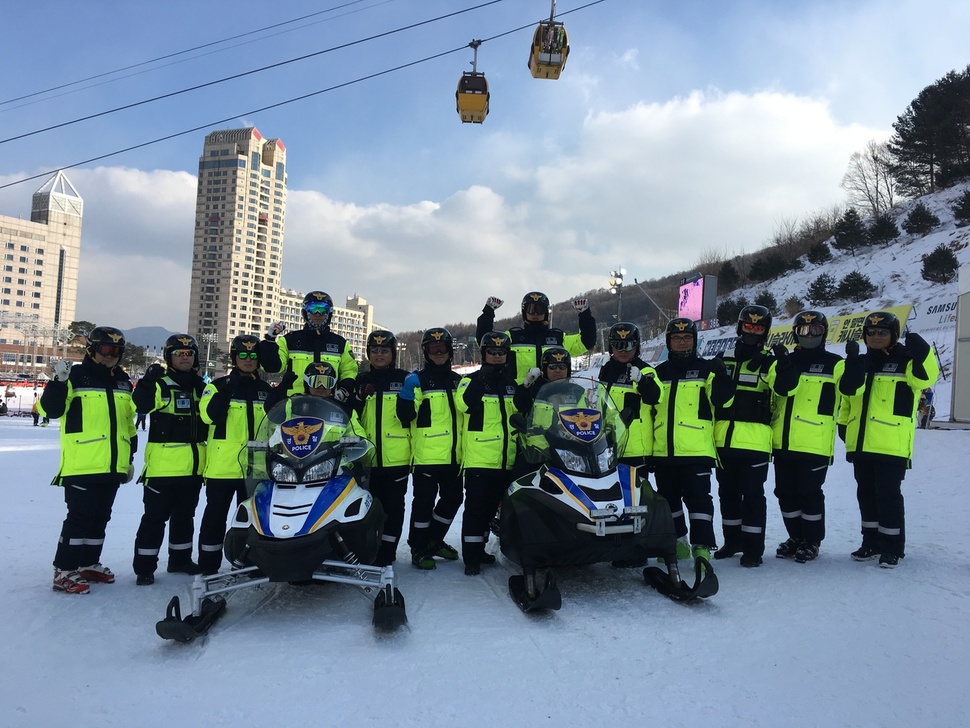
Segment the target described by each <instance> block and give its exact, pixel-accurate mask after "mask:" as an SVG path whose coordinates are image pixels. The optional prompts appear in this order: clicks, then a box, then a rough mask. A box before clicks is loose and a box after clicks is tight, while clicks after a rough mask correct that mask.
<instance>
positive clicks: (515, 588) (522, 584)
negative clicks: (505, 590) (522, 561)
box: [509, 571, 562, 612]
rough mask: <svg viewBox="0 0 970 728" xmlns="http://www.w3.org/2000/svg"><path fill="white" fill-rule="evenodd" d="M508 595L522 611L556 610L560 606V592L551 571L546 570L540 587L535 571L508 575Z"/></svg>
mask: <svg viewBox="0 0 970 728" xmlns="http://www.w3.org/2000/svg"><path fill="white" fill-rule="evenodd" d="M509 595H510V596H511V597H512V600H513V601H514V602H515V603H516V604H517V605H518V607H519V609H521V610H522V611H523V612H537V611H542V610H546V609H552V610H558V609H559V608H560V607H562V594H560V592H559V587H558V586H556V577H555V576H554V575H553V573H552V572H551V571H547V572H546V581H545V584H544V585H543V587H542V588H541V589H539V588H538V584H537V582H536V575H535V573H532V574H515V575H513V576H510V577H509Z"/></svg>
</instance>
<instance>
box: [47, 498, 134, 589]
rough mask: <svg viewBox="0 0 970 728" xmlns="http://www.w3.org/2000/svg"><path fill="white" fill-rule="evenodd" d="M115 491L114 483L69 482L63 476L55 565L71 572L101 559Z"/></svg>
mask: <svg viewBox="0 0 970 728" xmlns="http://www.w3.org/2000/svg"><path fill="white" fill-rule="evenodd" d="M117 494H118V484H117V483H103V484H102V483H95V484H91V483H85V484H84V485H71V483H70V481H69V480H67V479H65V483H64V502H65V503H66V504H67V517H66V518H65V519H64V524H63V525H62V526H61V535H60V538H59V539H58V542H57V551H56V552H55V554H54V566H55V567H56V568H58V569H60V570H61V571H74V570H75V569H77V568H79V567H81V566H90V565H91V564H96V563H98V562H99V561H101V549H102V548H103V547H104V534H105V529H106V528H107V525H108V521H110V520H111V508H112V506H113V505H114V502H115V496H116V495H117Z"/></svg>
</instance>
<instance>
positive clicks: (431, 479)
mask: <svg viewBox="0 0 970 728" xmlns="http://www.w3.org/2000/svg"><path fill="white" fill-rule="evenodd" d="M411 483H412V496H411V526H410V530H409V532H408V545H409V546H410V547H411V550H412V551H419V550H421V549H424V548H427V547H428V546H430V545H432V544H433V543H437V542H438V541H441V540H442V539H443V538H444V537H445V534H446V533H448V529H449V528H450V527H451V522H452V521H453V520H454V519H455V514H457V513H458V509H459V508H461V496H462V493H461V477H460V475H459V468H458V466H457V465H415V466H414V473H413V477H412V479H411ZM436 498H437V503H435V499H436Z"/></svg>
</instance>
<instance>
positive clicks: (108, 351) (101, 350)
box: [94, 344, 125, 357]
mask: <svg viewBox="0 0 970 728" xmlns="http://www.w3.org/2000/svg"><path fill="white" fill-rule="evenodd" d="M94 353H95V354H100V355H101V356H113V357H119V356H121V355H122V354H124V353H125V347H123V346H119V345H118V344H95V345H94Z"/></svg>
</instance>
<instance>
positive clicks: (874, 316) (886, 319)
mask: <svg viewBox="0 0 970 728" xmlns="http://www.w3.org/2000/svg"><path fill="white" fill-rule="evenodd" d="M869 329H889V338H890V340H891V341H890V344H889V345H890V346H892V345H894V344H895V343H896V342H897V341H899V335H900V326H899V318H898V317H897V316H896V314H894V313H892V312H891V311H873V312H872V313H870V314H869V315H868V316H866V321H865V323H864V324H863V325H862V336H863V337H865V335H866V332H867V331H868V330H869Z"/></svg>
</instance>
